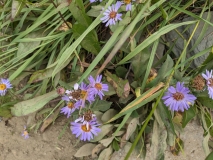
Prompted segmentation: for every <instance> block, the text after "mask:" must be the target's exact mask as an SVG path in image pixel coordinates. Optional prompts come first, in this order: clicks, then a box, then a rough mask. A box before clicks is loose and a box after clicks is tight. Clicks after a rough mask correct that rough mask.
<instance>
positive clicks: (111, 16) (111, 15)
mask: <svg viewBox="0 0 213 160" xmlns="http://www.w3.org/2000/svg"><path fill="white" fill-rule="evenodd" d="M116 14H117V12H115V11H112V12H110V14H109V17H110V18H111V19H113V18H115V17H116Z"/></svg>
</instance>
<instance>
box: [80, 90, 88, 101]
mask: <svg viewBox="0 0 213 160" xmlns="http://www.w3.org/2000/svg"><path fill="white" fill-rule="evenodd" d="M86 97H87V91H85V90H82V91H81V98H82V99H86Z"/></svg>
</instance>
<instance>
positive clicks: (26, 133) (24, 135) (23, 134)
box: [21, 126, 29, 139]
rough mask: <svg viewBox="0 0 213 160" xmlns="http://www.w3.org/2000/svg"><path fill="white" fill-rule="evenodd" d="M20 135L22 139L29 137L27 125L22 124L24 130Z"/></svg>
mask: <svg viewBox="0 0 213 160" xmlns="http://www.w3.org/2000/svg"><path fill="white" fill-rule="evenodd" d="M21 136H23V137H24V139H28V138H29V133H28V131H27V127H26V126H24V131H23V133H22V135H21Z"/></svg>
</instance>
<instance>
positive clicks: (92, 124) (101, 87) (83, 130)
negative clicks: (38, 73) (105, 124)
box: [57, 75, 108, 141]
mask: <svg viewBox="0 0 213 160" xmlns="http://www.w3.org/2000/svg"><path fill="white" fill-rule="evenodd" d="M101 79H102V75H98V76H97V78H96V79H94V78H93V77H92V76H89V78H88V80H89V82H90V83H89V84H88V85H87V84H86V83H84V82H82V83H81V84H75V85H74V87H73V90H64V89H63V88H58V89H57V92H58V93H59V94H60V95H63V96H62V100H64V101H65V102H66V105H65V107H63V108H61V113H63V114H64V115H66V116H67V118H69V117H70V116H71V114H72V113H73V112H74V111H76V110H79V111H81V109H82V108H85V107H86V103H87V102H88V103H89V104H91V103H92V102H94V101H95V97H96V96H98V97H99V98H100V99H103V96H104V92H105V91H108V85H107V84H104V83H102V82H101ZM85 110H86V111H85V113H84V114H83V115H80V117H79V118H78V119H76V120H75V121H74V122H71V128H70V129H71V131H72V133H73V134H75V135H76V137H79V136H80V139H81V140H84V141H86V140H91V139H93V135H97V133H98V132H100V128H98V126H99V125H100V124H98V122H97V118H96V116H95V115H94V114H93V113H92V111H91V110H87V109H86V108H85Z"/></svg>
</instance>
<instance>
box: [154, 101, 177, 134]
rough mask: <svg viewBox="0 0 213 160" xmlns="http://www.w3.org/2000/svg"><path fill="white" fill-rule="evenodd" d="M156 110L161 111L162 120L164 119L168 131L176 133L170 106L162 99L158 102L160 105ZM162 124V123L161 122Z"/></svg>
mask: <svg viewBox="0 0 213 160" xmlns="http://www.w3.org/2000/svg"><path fill="white" fill-rule="evenodd" d="M156 112H158V113H159V115H160V117H161V120H162V121H163V123H164V125H165V126H166V128H167V130H168V132H171V133H173V134H174V135H175V134H176V133H175V129H174V125H173V123H172V116H171V113H170V111H169V110H168V108H167V107H166V106H165V105H164V104H163V103H162V101H160V102H159V103H158V107H157V108H156ZM159 124H161V123H159Z"/></svg>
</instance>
